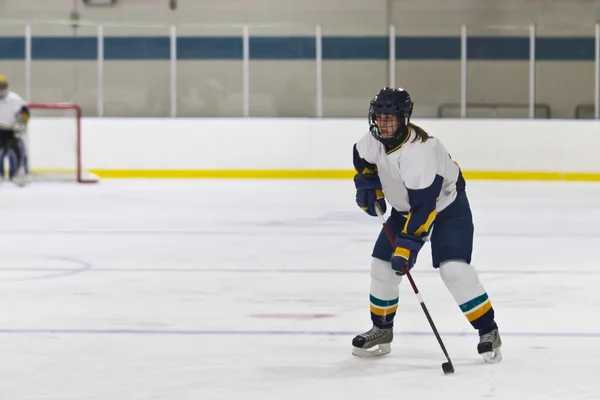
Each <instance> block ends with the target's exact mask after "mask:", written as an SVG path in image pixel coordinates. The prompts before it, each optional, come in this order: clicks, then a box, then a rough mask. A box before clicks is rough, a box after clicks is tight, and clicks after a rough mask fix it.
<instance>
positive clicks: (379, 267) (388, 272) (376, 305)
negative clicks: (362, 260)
mask: <svg viewBox="0 0 600 400" xmlns="http://www.w3.org/2000/svg"><path fill="white" fill-rule="evenodd" d="M401 281H402V277H401V276H398V275H396V273H395V272H394V270H393V269H392V264H391V263H390V262H389V261H383V260H380V259H378V258H373V260H372V262H371V291H370V294H371V296H370V301H371V320H372V321H373V324H375V325H377V326H380V327H385V326H391V324H392V322H393V320H394V317H395V315H396V310H397V309H398V294H399V293H400V288H399V285H400V282H401Z"/></svg>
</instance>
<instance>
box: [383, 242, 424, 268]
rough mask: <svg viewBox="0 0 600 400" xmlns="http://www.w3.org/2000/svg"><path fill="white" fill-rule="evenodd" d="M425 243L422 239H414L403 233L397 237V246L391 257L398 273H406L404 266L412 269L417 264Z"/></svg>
mask: <svg viewBox="0 0 600 400" xmlns="http://www.w3.org/2000/svg"><path fill="white" fill-rule="evenodd" d="M423 243H424V242H423V241H422V240H420V239H413V238H410V237H409V236H407V235H404V234H402V233H401V234H400V235H399V236H398V237H397V238H396V248H395V249H394V253H393V254H392V258H391V259H390V261H391V263H392V269H393V270H394V271H396V275H401V276H402V275H404V274H405V273H406V272H405V271H404V267H407V268H408V270H409V271H410V270H411V269H412V267H414V266H415V263H416V262H417V255H418V254H419V251H420V250H421V247H423Z"/></svg>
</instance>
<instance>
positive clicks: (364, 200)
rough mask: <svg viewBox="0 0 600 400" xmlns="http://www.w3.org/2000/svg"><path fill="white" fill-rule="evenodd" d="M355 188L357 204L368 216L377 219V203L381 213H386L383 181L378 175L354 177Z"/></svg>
mask: <svg viewBox="0 0 600 400" xmlns="http://www.w3.org/2000/svg"><path fill="white" fill-rule="evenodd" d="M354 186H356V204H358V206H359V207H360V208H362V209H363V210H364V211H365V212H366V213H367V214H369V215H371V216H373V217H376V216H377V213H376V212H375V203H378V204H379V207H380V208H381V212H383V213H385V210H386V204H385V196H384V195H383V190H382V188H381V181H380V180H379V176H377V174H373V175H363V174H356V175H354Z"/></svg>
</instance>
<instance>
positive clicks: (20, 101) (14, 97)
mask: <svg viewBox="0 0 600 400" xmlns="http://www.w3.org/2000/svg"><path fill="white" fill-rule="evenodd" d="M7 98H8V99H9V100H11V101H13V102H15V103H18V104H20V105H21V104H22V105H25V104H27V103H26V102H25V100H23V98H22V97H21V96H20V95H19V94H17V93H15V92H8V96H7Z"/></svg>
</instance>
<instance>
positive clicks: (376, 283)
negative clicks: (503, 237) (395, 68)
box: [352, 87, 502, 363]
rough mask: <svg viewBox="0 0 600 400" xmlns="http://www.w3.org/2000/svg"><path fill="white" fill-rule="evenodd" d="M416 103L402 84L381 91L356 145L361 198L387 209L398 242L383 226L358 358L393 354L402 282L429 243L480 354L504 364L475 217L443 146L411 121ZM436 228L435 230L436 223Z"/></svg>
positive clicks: (370, 206) (367, 207) (363, 203)
mask: <svg viewBox="0 0 600 400" xmlns="http://www.w3.org/2000/svg"><path fill="white" fill-rule="evenodd" d="M412 111H413V102H412V100H411V97H410V95H409V94H408V92H407V91H406V90H404V89H396V88H388V87H386V88H383V89H381V90H380V91H379V92H378V93H377V95H376V96H375V97H374V98H373V100H372V101H371V103H370V107H369V129H370V132H369V133H367V134H366V135H365V136H364V137H362V138H361V140H360V141H358V142H357V143H356V144H355V145H354V149H353V153H354V154H353V158H354V167H355V169H356V171H355V172H356V174H355V176H354V183H355V186H356V202H357V204H358V205H359V206H360V207H361V208H362V209H363V210H364V211H365V212H366V213H367V214H369V215H372V216H377V214H376V211H375V204H378V205H379V206H380V207H381V209H382V211H383V212H385V211H386V200H387V201H388V202H389V204H390V205H391V206H392V209H391V215H390V216H389V218H388V219H387V224H388V225H389V228H390V230H391V231H392V233H393V235H394V237H395V240H396V243H395V247H392V245H391V244H390V241H389V239H388V237H387V236H386V233H385V231H384V230H382V231H381V233H380V234H379V237H378V238H377V241H376V242H375V246H374V249H373V253H372V261H371V288H370V303H371V307H370V309H371V320H372V322H373V328H372V329H370V330H369V331H367V332H365V333H363V334H361V335H358V336H356V337H355V338H354V340H353V341H352V345H353V350H352V353H353V354H354V355H357V356H378V355H384V354H388V353H389V352H390V351H391V346H390V343H391V342H392V340H393V324H394V317H395V315H396V310H397V308H398V294H399V284H400V282H401V280H402V277H403V275H404V272H403V269H404V266H405V265H406V266H407V267H408V269H409V270H410V269H411V268H412V267H413V266H414V264H415V262H416V260H417V254H418V253H419V250H421V248H422V246H423V244H424V241H425V240H429V241H430V243H431V251H432V259H433V266H434V268H437V269H438V271H439V273H440V276H441V278H442V280H443V281H444V284H445V285H446V287H447V289H448V290H449V291H450V293H451V294H452V296H453V298H454V300H455V301H456V303H457V304H458V306H459V307H460V309H461V311H462V312H463V313H464V315H465V317H466V318H467V320H468V321H469V322H470V323H471V325H472V326H473V328H474V329H476V330H477V331H478V332H479V344H478V346H477V351H478V353H479V354H482V355H483V358H484V360H485V361H486V362H488V363H495V362H499V361H501V359H502V354H501V352H500V346H501V344H502V343H501V340H500V335H499V333H498V326H497V325H496V322H495V320H494V309H493V307H492V304H491V302H490V299H489V297H488V294H487V293H486V291H485V289H484V287H483V285H482V284H481V282H480V281H479V278H478V274H477V272H476V270H475V268H474V267H473V266H472V265H471V253H472V249H473V230H474V227H473V218H472V214H471V209H470V206H469V201H468V199H467V194H466V192H465V180H464V178H463V176H462V172H461V170H460V168H459V167H458V165H457V164H456V163H455V162H454V161H453V160H452V159H451V157H450V155H449V154H448V152H447V151H446V149H445V148H444V146H443V144H442V143H441V142H440V141H439V140H438V139H436V138H434V137H432V136H430V135H429V134H428V133H427V132H426V131H424V130H423V129H422V128H421V127H419V126H417V125H415V124H413V123H411V122H410V117H411V114H412ZM434 225H435V227H434Z"/></svg>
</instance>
